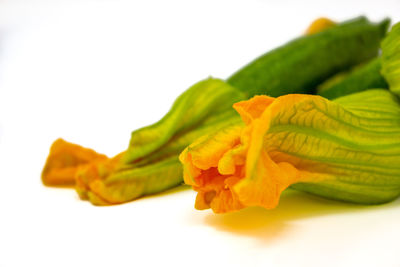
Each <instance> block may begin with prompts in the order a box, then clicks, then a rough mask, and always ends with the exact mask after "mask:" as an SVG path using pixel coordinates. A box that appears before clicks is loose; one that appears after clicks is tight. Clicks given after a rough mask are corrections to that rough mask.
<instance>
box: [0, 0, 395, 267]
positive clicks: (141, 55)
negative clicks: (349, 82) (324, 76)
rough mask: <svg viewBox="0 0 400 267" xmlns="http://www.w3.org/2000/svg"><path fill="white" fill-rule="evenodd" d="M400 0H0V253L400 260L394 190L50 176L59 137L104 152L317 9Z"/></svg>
mask: <svg viewBox="0 0 400 267" xmlns="http://www.w3.org/2000/svg"><path fill="white" fill-rule="evenodd" d="M399 7H400V4H398V1H369V2H368V1H354V2H352V3H346V2H345V1H342V2H341V1H327V2H323V1H313V2H311V1H308V2H307V1H297V2H290V1H211V0H210V1H208V0H207V1H196V2H194V1H175V0H173V1H171V0H168V1H140V2H139V1H137V2H134V1H128V0H127V1H111V0H109V1H107V0H104V1H87V0H85V1H67V0H65V1H0V266H1V267H3V266H6V267H8V266H400V255H399V253H398V247H399V245H398V244H399V240H400V227H399V225H400V206H399V204H400V201H396V202H393V203H390V204H387V205H383V206H376V207H361V206H352V205H346V204H341V203H336V202H331V201H325V200H321V199H318V198H314V197H310V196H306V195H303V194H300V193H295V192H289V194H286V195H285V196H283V198H282V201H281V204H280V205H279V207H278V208H277V209H275V210H273V211H266V210H263V209H257V208H256V209H248V210H244V211H241V212H238V213H233V214H227V215H214V214H212V212H210V211H203V212H200V211H196V210H195V209H194V208H193V204H194V197H195V193H194V192H192V191H191V190H175V191H176V192H175V193H174V194H172V193H168V194H163V195H158V196H154V197H146V198H143V199H140V200H137V201H134V202H132V203H128V204H124V205H119V206H112V207H94V206H92V205H91V204H90V203H88V202H84V201H80V200H79V199H78V197H77V195H76V193H75V192H74V191H73V190H66V189H53V188H46V187H44V186H42V184H41V183H40V172H41V168H42V167H43V164H44V161H45V159H46V156H47V153H48V149H49V146H50V144H51V143H52V142H53V140H54V139H56V138H58V137H63V138H65V139H66V140H68V141H71V142H75V143H78V144H81V145H84V146H87V147H91V148H94V149H96V150H97V151H99V152H103V153H106V154H108V155H109V156H112V155H114V154H116V153H118V152H120V151H122V150H124V149H125V148H126V146H127V144H128V141H129V136H130V132H131V130H134V129H136V128H138V127H141V126H144V125H146V124H150V123H152V122H154V121H156V120H157V119H159V118H160V117H161V116H162V115H163V114H164V113H165V112H166V111H167V110H168V108H169V107H170V105H171V103H172V101H173V100H174V99H175V97H176V96H177V95H178V94H179V93H181V92H183V91H184V90H185V89H186V88H187V87H188V86H190V85H191V84H193V83H194V82H196V81H198V80H200V79H202V78H205V77H207V76H209V75H213V76H214V77H221V78H225V77H227V76H228V75H229V74H231V73H232V72H233V71H235V70H237V69H238V68H240V67H241V66H242V65H244V64H245V63H247V62H248V61H250V60H251V59H253V58H254V57H256V56H259V55H260V54H261V53H263V52H265V51H267V50H269V49H271V48H273V47H275V46H277V45H280V44H282V43H284V42H286V41H288V40H289V39H291V38H293V37H295V36H297V35H299V34H301V33H302V32H303V31H304V29H305V28H306V27H307V25H308V24H309V23H310V21H312V20H313V19H314V18H316V17H318V16H321V15H325V16H329V17H331V18H333V19H337V20H342V19H346V18H350V17H353V16H356V15H359V14H367V15H368V16H369V17H370V18H371V19H373V20H379V19H381V18H383V17H384V16H386V15H387V16H390V17H391V18H392V19H393V20H394V21H399V20H400V13H399V10H400V9H399Z"/></svg>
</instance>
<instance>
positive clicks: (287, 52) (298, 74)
mask: <svg viewBox="0 0 400 267" xmlns="http://www.w3.org/2000/svg"><path fill="white" fill-rule="evenodd" d="M388 25H389V20H384V21H382V22H380V23H378V24H373V23H370V22H369V21H368V20H367V19H366V18H364V17H360V18H357V19H354V20H352V21H348V22H345V23H342V24H339V25H338V26H336V27H332V28H330V29H327V30H325V31H322V32H320V33H317V34H313V35H309V36H304V37H300V38H298V39H295V40H293V41H291V42H289V43H287V44H286V45H283V46H281V47H279V48H277V49H274V50H272V51H270V52H268V53H266V54H264V55H262V56H261V57H259V58H258V59H256V60H254V61H253V62H251V63H249V64H248V65H247V66H245V67H244V68H242V69H241V70H239V71H238V72H236V73H235V74H233V75H232V76H231V77H230V78H228V80H227V82H228V83H229V84H231V85H233V86H234V87H236V88H238V89H240V90H242V91H243V92H245V93H246V94H248V95H249V96H253V95H256V94H267V95H269V96H273V97H276V96H280V95H284V94H290V93H313V91H314V89H315V87H316V86H317V85H318V84H320V83H321V82H323V81H324V80H325V79H327V78H329V77H331V76H332V75H334V74H336V73H338V72H340V71H343V70H346V69H349V68H350V67H352V66H355V65H357V64H360V63H361V62H364V61H366V60H368V59H371V58H373V57H375V56H376V55H377V53H378V49H379V45H380V42H381V39H382V38H383V37H384V35H385V33H386V31H387V28H388Z"/></svg>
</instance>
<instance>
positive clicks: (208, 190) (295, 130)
mask: <svg viewBox="0 0 400 267" xmlns="http://www.w3.org/2000/svg"><path fill="white" fill-rule="evenodd" d="M234 108H235V110H236V111H237V112H238V113H239V114H240V116H241V118H242V121H243V124H238V125H235V126H231V127H227V128H225V129H223V130H222V131H219V132H216V133H213V134H209V135H205V136H203V137H201V138H199V139H198V140H197V141H195V142H194V143H192V144H191V145H189V146H188V147H187V148H186V149H185V150H184V151H183V152H182V154H181V155H180V161H181V162H182V164H183V168H184V181H185V183H186V184H188V185H192V186H193V189H194V190H196V191H197V192H198V194H197V197H196V204H195V207H196V208H197V209H208V208H211V209H212V210H213V211H214V212H216V213H223V212H229V211H234V210H239V209H242V208H244V207H248V206H261V207H264V208H267V209H272V208H274V207H276V206H277V205H278V202H279V197H280V195H281V193H282V191H284V190H285V189H286V188H288V187H289V186H291V187H292V188H294V189H298V190H301V191H305V192H309V193H312V194H315V195H318V196H322V197H326V198H330V199H336V200H342V201H347V202H354V203H361V204H378V203H384V202H388V201H390V200H393V199H395V198H397V197H398V196H399V195H400V106H399V102H398V99H397V98H396V97H395V96H394V95H392V94H391V93H390V92H389V91H387V90H381V89H375V90H368V91H364V92H361V93H356V94H352V95H347V96H344V97H341V98H338V99H336V100H334V101H329V100H327V99H325V98H323V97H321V96H316V95H301V94H290V95H285V96H280V97H277V98H273V97H268V96H255V97H253V98H252V99H250V100H247V101H241V102H238V103H236V104H235V105H234Z"/></svg>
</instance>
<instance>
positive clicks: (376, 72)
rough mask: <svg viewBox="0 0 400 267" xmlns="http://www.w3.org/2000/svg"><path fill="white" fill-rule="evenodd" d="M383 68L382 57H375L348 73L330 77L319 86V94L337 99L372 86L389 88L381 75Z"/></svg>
mask: <svg viewBox="0 0 400 267" xmlns="http://www.w3.org/2000/svg"><path fill="white" fill-rule="evenodd" d="M381 68H382V67H381V59H380V58H375V59H373V60H371V61H370V62H368V63H366V64H365V65H362V66H360V67H357V68H356V69H354V70H353V71H351V72H350V73H348V74H347V73H346V74H342V73H341V74H338V75H335V76H334V77H333V78H330V79H328V80H327V81H325V82H324V83H322V84H321V85H320V86H318V88H317V94H319V95H321V96H323V97H325V98H328V99H335V98H337V97H340V96H345V95H349V94H352V93H357V92H361V91H364V90H367V89H372V88H381V89H388V88H389V86H388V84H387V82H386V81H385V79H384V78H383V76H382V75H381Z"/></svg>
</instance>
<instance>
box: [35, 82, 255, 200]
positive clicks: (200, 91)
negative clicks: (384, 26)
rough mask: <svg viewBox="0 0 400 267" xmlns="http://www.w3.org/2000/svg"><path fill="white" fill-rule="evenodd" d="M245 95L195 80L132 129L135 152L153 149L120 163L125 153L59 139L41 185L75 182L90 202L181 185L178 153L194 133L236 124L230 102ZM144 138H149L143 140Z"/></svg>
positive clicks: (133, 196) (48, 161)
mask: <svg viewBox="0 0 400 267" xmlns="http://www.w3.org/2000/svg"><path fill="white" fill-rule="evenodd" d="M246 98H247V97H246V95H245V94H244V93H242V92H240V91H239V90H237V89H236V88H234V87H232V86H230V85H229V84H227V83H225V82H223V81H222V80H219V79H214V78H209V79H206V80H204V81H201V82H199V83H197V84H195V85H193V86H192V87H191V88H189V89H188V90H187V91H185V92H184V93H183V94H182V95H181V96H180V97H179V98H178V99H177V100H176V101H175V103H174V105H173V106H172V108H171V110H170V111H169V112H168V114H167V115H166V116H165V117H164V119H162V120H161V121H160V122H159V123H157V124H155V125H153V126H152V127H147V128H146V127H145V128H142V129H141V130H139V131H137V132H136V134H137V135H136V136H138V137H139V138H138V139H135V140H137V141H140V142H142V144H143V145H144V148H143V149H141V150H138V151H139V152H140V153H144V152H146V151H148V150H155V151H152V153H149V154H148V155H146V157H143V158H139V159H138V160H136V161H133V162H129V163H125V161H124V160H123V158H124V157H126V156H127V155H126V153H127V152H126V151H124V152H122V153H120V154H118V155H117V156H115V157H113V158H108V157H107V156H105V155H103V154H99V153H97V152H95V151H93V150H91V149H87V148H83V147H81V146H78V145H75V144H71V143H69V142H66V141H64V140H62V139H59V140H57V141H55V142H54V143H53V145H52V147H51V149H50V154H49V157H48V158H47V162H46V164H45V167H44V169H43V172H42V181H43V183H44V184H47V185H59V186H63V185H75V188H76V191H77V192H78V194H79V196H80V197H81V198H82V199H88V200H90V201H91V202H92V203H93V204H96V205H109V204H117V203H123V202H127V201H129V200H132V199H135V198H138V197H140V196H142V195H147V194H152V193H157V192H160V191H164V190H166V189H168V188H171V187H174V186H177V185H179V184H181V183H182V167H181V164H180V163H179V160H178V155H179V153H180V152H181V151H182V150H183V149H184V148H185V147H186V146H187V145H188V144H189V143H190V142H192V141H193V140H195V139H196V138H197V137H199V136H202V135H204V134H206V133H209V132H213V131H216V130H218V129H219V128H220V127H226V126H228V125H231V124H236V123H237V122H238V121H239V120H240V119H239V117H238V116H236V114H235V111H234V110H233V109H232V108H231V105H232V103H234V102H237V101H240V100H243V99H246ZM189 108H190V111H191V112H190V113H188V112H187V110H188V109H189ZM211 115H212V116H211ZM177 131H179V134H176V132H177ZM141 132H145V134H143V135H141ZM148 139H152V140H154V141H153V142H146V140H148ZM166 140H167V141H168V142H166ZM160 143H166V144H162V145H160ZM145 145H147V146H145ZM154 146H161V148H160V149H155V148H154ZM141 155H143V154H141Z"/></svg>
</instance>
